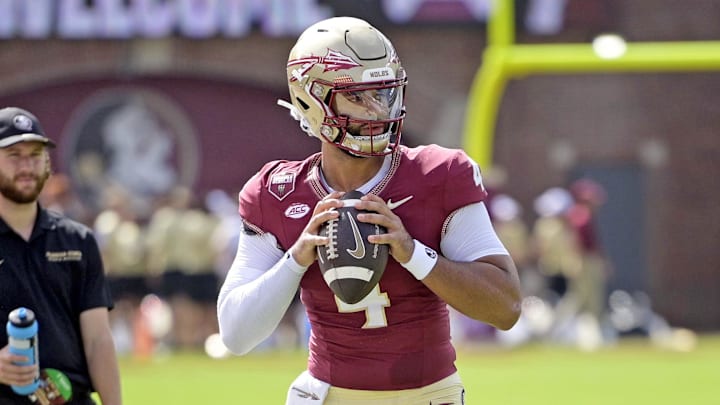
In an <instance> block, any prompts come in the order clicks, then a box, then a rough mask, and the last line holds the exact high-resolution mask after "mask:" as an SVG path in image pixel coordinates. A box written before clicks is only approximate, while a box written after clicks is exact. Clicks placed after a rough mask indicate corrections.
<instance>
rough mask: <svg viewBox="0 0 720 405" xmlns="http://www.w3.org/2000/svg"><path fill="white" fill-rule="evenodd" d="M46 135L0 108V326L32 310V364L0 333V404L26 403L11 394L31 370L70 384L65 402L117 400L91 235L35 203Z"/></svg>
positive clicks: (105, 295)
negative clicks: (35, 350)
mask: <svg viewBox="0 0 720 405" xmlns="http://www.w3.org/2000/svg"><path fill="white" fill-rule="evenodd" d="M52 146H54V144H53V142H52V141H51V140H50V139H49V138H47V137H46V136H45V134H44V132H43V130H42V128H41V126H40V122H39V121H38V119H37V118H36V117H35V116H34V115H33V114H31V113H30V112H28V111H25V110H23V109H20V108H15V107H8V108H3V109H1V110H0V321H2V323H3V324H5V323H6V322H7V321H8V315H9V313H10V311H12V310H14V309H16V308H19V307H25V308H28V309H30V310H32V311H33V312H34V313H35V316H36V319H37V322H38V325H39V328H38V329H39V332H38V342H39V346H40V347H39V362H38V364H35V365H28V366H20V365H17V364H16V363H18V362H26V361H28V359H27V358H25V356H18V355H13V354H11V353H10V351H9V347H8V339H7V335H6V334H5V333H0V403H1V404H3V405H16V404H18V405H19V404H31V403H32V402H31V401H30V399H29V398H27V397H21V396H18V395H17V394H15V393H14V392H13V391H12V390H11V387H10V386H11V385H28V384H30V383H32V382H33V380H34V378H35V376H36V375H38V373H39V368H42V369H45V368H53V369H56V370H59V371H60V372H62V373H64V374H65V375H66V376H67V377H68V378H69V379H70V381H71V384H72V391H73V397H72V400H71V401H70V402H69V404H73V405H90V404H94V403H95V402H94V401H93V399H92V398H91V393H92V392H93V391H97V393H98V394H99V396H100V399H101V401H102V403H103V405H118V404H120V403H121V390H120V375H119V371H118V364H117V360H116V356H115V347H114V343H113V337H112V334H111V332H110V323H109V320H108V318H109V317H108V311H109V309H111V308H112V306H113V303H112V299H111V296H110V292H109V289H108V286H107V283H106V280H105V274H104V270H103V263H102V259H101V256H100V251H99V249H98V246H97V242H96V240H95V237H94V236H93V234H92V232H91V230H90V229H89V228H88V227H86V226H85V225H82V224H80V223H79V222H76V221H74V220H71V219H69V218H68V217H65V216H63V215H62V214H59V213H57V212H54V211H49V210H47V209H45V208H44V207H43V206H41V205H40V204H39V202H38V197H39V195H40V193H41V191H42V190H43V187H44V185H45V184H46V181H47V179H48V178H49V177H50V175H51V163H50V153H49V151H48V148H49V147H52Z"/></svg>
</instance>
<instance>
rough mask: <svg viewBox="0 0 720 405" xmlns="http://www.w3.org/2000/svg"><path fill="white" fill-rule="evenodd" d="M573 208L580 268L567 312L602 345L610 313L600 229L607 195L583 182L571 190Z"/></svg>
mask: <svg viewBox="0 0 720 405" xmlns="http://www.w3.org/2000/svg"><path fill="white" fill-rule="evenodd" d="M569 190H570V193H571V195H572V197H573V204H572V205H571V207H570V208H569V209H568V211H567V213H566V218H567V221H568V224H569V225H570V228H571V229H572V230H573V232H574V236H575V240H576V244H577V246H578V249H579V253H580V255H579V256H580V261H579V268H578V269H577V271H576V272H574V273H573V274H572V277H571V278H570V279H569V284H568V296H569V297H570V299H569V300H568V301H567V302H568V305H569V306H570V308H567V309H566V308H563V309H562V310H563V311H568V312H572V313H574V316H576V317H578V321H579V322H581V324H580V325H579V327H581V328H584V329H582V330H584V331H585V333H586V335H588V336H589V337H588V339H594V340H596V341H597V342H596V343H597V344H599V343H601V341H602V336H601V335H602V331H601V327H602V323H603V318H604V314H605V310H606V305H605V301H606V299H605V296H606V284H607V278H608V275H609V271H610V268H609V263H608V261H607V258H606V256H605V253H604V251H603V248H602V243H601V240H600V235H599V233H598V229H597V222H596V221H597V211H598V209H599V208H600V207H601V206H602V205H603V204H604V203H605V201H606V199H607V193H606V192H605V189H604V188H603V187H602V185H600V183H598V182H596V181H594V180H592V179H589V178H581V179H579V180H576V181H574V182H572V184H571V185H570V187H569Z"/></svg>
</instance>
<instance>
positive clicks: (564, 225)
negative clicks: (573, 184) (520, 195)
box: [531, 187, 581, 305]
mask: <svg viewBox="0 0 720 405" xmlns="http://www.w3.org/2000/svg"><path fill="white" fill-rule="evenodd" d="M572 203H573V200H572V195H571V194H570V192H569V191H568V190H567V189H565V188H563V187H551V188H549V189H547V190H545V191H543V192H542V193H541V194H540V195H539V196H537V197H536V198H535V200H534V201H533V209H534V210H535V213H536V214H537V218H536V219H535V222H534V224H533V226H532V231H531V238H532V251H533V253H532V254H533V257H534V260H535V261H536V263H537V268H538V272H539V273H540V275H541V276H542V277H543V278H544V279H545V285H546V288H545V289H544V291H545V292H546V293H545V294H543V295H544V297H543V298H546V299H547V300H549V301H550V302H551V303H552V304H553V305H554V304H556V303H557V302H558V301H559V300H560V299H562V298H563V297H564V296H565V293H566V292H567V284H568V278H570V277H572V275H573V274H576V273H577V272H578V271H579V268H580V266H581V264H580V261H581V258H580V251H579V247H578V244H577V240H576V238H575V235H574V233H573V230H572V228H570V226H569V224H568V222H567V218H566V214H567V211H568V209H570V207H571V206H572Z"/></svg>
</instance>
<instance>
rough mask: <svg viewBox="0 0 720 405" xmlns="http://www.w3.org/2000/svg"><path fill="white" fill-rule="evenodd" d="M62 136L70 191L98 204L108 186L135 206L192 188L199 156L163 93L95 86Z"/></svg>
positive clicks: (186, 123) (183, 120)
mask: <svg viewBox="0 0 720 405" xmlns="http://www.w3.org/2000/svg"><path fill="white" fill-rule="evenodd" d="M63 139H66V140H67V143H66V145H67V147H66V148H64V154H65V156H64V161H65V162H68V174H69V175H70V177H71V179H72V181H73V183H74V185H75V187H76V190H78V191H79V194H80V196H81V197H82V198H83V200H84V202H85V203H88V204H89V205H90V206H92V207H95V208H98V207H100V206H102V199H103V196H104V194H105V193H106V192H107V191H108V189H110V188H112V189H113V190H118V189H120V190H123V191H127V192H128V193H129V194H130V195H131V196H132V197H133V201H134V202H135V203H137V204H139V205H140V206H143V205H147V206H148V208H149V206H150V205H152V202H153V200H154V199H155V198H157V197H161V196H164V195H166V194H167V193H169V192H170V191H171V190H172V189H173V188H175V187H176V186H192V184H193V182H194V181H195V179H196V177H197V173H198V167H199V160H200V156H199V153H198V145H197V138H196V135H195V130H194V128H193V126H192V124H191V122H190V120H189V119H188V116H187V114H185V113H184V112H183V111H182V109H181V108H180V107H179V106H178V105H177V104H176V103H174V102H173V101H172V100H171V99H170V98H169V97H167V96H165V95H163V94H161V93H158V92H156V91H153V90H148V89H144V88H121V89H106V90H101V91H99V92H98V93H95V94H93V95H91V96H90V97H88V99H87V100H86V101H84V102H83V103H81V104H80V106H79V107H78V108H77V109H76V111H75V112H74V113H73V114H72V118H71V119H70V121H69V124H68V126H67V128H66V129H65V134H64V136H63Z"/></svg>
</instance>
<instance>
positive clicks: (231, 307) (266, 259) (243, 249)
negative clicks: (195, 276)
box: [217, 233, 306, 354]
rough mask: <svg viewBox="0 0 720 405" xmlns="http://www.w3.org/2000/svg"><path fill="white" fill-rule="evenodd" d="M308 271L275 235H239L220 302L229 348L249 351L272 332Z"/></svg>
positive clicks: (219, 309) (221, 327) (220, 320)
mask: <svg viewBox="0 0 720 405" xmlns="http://www.w3.org/2000/svg"><path fill="white" fill-rule="evenodd" d="M265 269H267V270H265ZM305 270H306V268H305V267H302V266H300V265H298V264H297V262H295V260H294V259H293V258H292V256H291V255H290V254H289V253H285V254H283V252H282V251H281V250H280V249H278V248H277V247H276V240H275V237H274V236H273V235H270V234H265V235H262V236H259V235H247V234H245V233H242V234H241V235H240V240H239V242H238V250H237V253H236V255H235V260H234V262H233V264H232V266H231V268H230V271H229V272H228V274H227V276H226V278H225V282H224V283H223V286H222V288H221V289H220V294H219V297H218V303H217V310H218V323H219V326H220V335H221V336H222V340H223V343H225V346H227V348H228V349H230V351H232V352H233V353H235V354H246V353H248V352H250V351H251V350H252V349H253V348H255V346H257V345H258V344H260V343H261V342H262V341H263V340H265V339H266V338H267V337H268V336H270V334H272V332H273V331H274V330H275V328H276V327H277V326H278V324H279V323H280V320H281V319H282V317H283V315H285V312H286V311H287V309H288V307H289V306H290V304H291V303H292V300H293V298H294V297H295V293H296V292H297V289H298V287H299V285H300V279H301V278H302V276H303V274H304V273H305Z"/></svg>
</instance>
